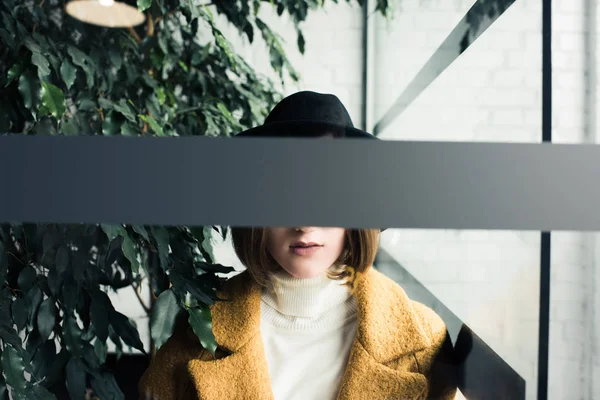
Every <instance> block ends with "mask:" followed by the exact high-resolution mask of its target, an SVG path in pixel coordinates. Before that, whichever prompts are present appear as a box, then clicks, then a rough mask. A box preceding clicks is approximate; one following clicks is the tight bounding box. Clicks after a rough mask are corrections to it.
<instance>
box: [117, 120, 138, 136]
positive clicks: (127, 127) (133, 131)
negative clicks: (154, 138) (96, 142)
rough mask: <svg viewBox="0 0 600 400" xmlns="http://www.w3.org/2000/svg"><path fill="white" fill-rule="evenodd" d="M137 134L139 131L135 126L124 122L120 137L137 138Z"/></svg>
mask: <svg viewBox="0 0 600 400" xmlns="http://www.w3.org/2000/svg"><path fill="white" fill-rule="evenodd" d="M139 134H140V130H139V128H138V127H137V126H136V125H134V124H130V123H127V122H125V123H124V124H123V125H121V135H123V136H138V135H139Z"/></svg>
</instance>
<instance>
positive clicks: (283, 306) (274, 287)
mask: <svg viewBox="0 0 600 400" xmlns="http://www.w3.org/2000/svg"><path fill="white" fill-rule="evenodd" d="M351 296H352V295H351V294H350V291H349V290H348V287H347V286H345V285H343V283H342V282H340V281H336V280H332V279H329V277H328V276H327V273H326V272H324V273H323V274H321V275H318V276H316V277H314V278H307V279H301V278H296V277H294V276H292V275H290V274H288V273H287V272H286V271H285V270H282V271H278V272H276V273H274V274H272V275H271V279H270V281H269V284H268V285H267V287H266V288H265V289H264V290H263V295H262V299H263V301H264V302H265V303H266V304H268V305H269V306H270V307H272V308H273V309H275V310H276V311H277V312H279V313H280V314H283V315H286V316H289V317H299V318H315V317H319V316H320V315H322V314H324V313H326V312H327V311H329V310H331V309H333V308H335V307H336V306H339V305H341V304H343V303H345V302H346V301H348V299H349V298H350V297H351Z"/></svg>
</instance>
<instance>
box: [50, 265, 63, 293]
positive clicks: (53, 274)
mask: <svg viewBox="0 0 600 400" xmlns="http://www.w3.org/2000/svg"><path fill="white" fill-rule="evenodd" d="M61 285H62V277H60V276H58V272H57V271H56V268H53V269H51V270H50V272H48V289H50V293H52V295H53V296H57V295H58V294H59V292H60V287H61Z"/></svg>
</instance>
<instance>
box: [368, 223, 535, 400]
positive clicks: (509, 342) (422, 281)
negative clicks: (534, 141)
mask: <svg viewBox="0 0 600 400" xmlns="http://www.w3.org/2000/svg"><path fill="white" fill-rule="evenodd" d="M381 248H382V252H383V253H384V256H383V259H382V260H380V262H379V263H378V268H380V269H381V270H382V271H383V272H384V273H386V274H388V275H389V276H390V277H392V278H393V279H394V280H396V281H398V282H399V283H400V284H401V285H402V286H403V287H405V289H406V290H407V292H409V293H413V294H414V296H416V297H418V298H419V300H420V301H424V302H426V304H427V303H429V302H433V303H432V305H433V308H434V309H436V310H438V309H444V308H447V309H448V310H447V311H445V312H446V313H448V312H449V313H452V314H454V315H455V318H456V319H452V318H449V319H448V321H450V322H451V323H450V324H448V325H449V330H450V334H451V335H452V337H453V340H456V337H457V336H458V333H459V331H460V329H461V327H462V325H463V324H465V325H467V326H468V327H469V328H470V329H472V331H473V332H475V333H476V334H477V335H478V336H479V337H480V338H481V339H482V340H483V342H485V343H486V344H487V345H488V346H489V347H490V348H491V349H492V350H493V352H495V353H496V354H498V355H499V356H500V357H501V358H502V359H503V360H504V361H505V362H506V363H507V364H508V366H509V367H510V368H512V369H513V370H514V371H515V372H516V374H517V375H518V376H520V377H521V378H522V379H524V380H525V383H526V385H525V386H526V393H527V397H526V398H527V399H532V400H533V399H536V395H537V360H538V324H539V323H538V320H539V271H540V270H539V266H540V234H539V232H521V231H472V230H460V231H459V230H422V229H392V230H389V231H386V232H384V233H383V235H382V243H381ZM424 288H426V290H427V291H430V292H431V294H432V295H433V297H435V299H432V297H431V296H428V295H426V294H425V292H424ZM436 304H437V306H436ZM468 378H469V377H468V376H467V379H468ZM492 383H493V384H496V385H499V387H502V385H503V382H501V381H500V380H499V379H498V380H494V379H492ZM504 384H506V382H504ZM513 396H514V394H513V395H512V396H511V397H510V398H514V397H513Z"/></svg>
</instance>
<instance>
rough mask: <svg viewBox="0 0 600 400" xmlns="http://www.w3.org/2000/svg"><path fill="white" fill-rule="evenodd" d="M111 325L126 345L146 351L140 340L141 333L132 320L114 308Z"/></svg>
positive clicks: (111, 314)
mask: <svg viewBox="0 0 600 400" xmlns="http://www.w3.org/2000/svg"><path fill="white" fill-rule="evenodd" d="M110 325H111V326H112V327H113V328H114V330H115V333H116V334H117V335H119V337H120V338H121V339H123V342H125V344H126V345H128V346H131V347H133V348H134V349H137V350H139V351H141V352H142V353H144V354H145V353H146V352H145V350H144V345H143V344H142V341H141V340H140V333H139V332H138V331H137V329H136V328H135V326H134V325H133V323H132V321H131V320H130V319H129V318H127V317H126V316H125V315H123V314H121V313H120V312H118V311H116V310H113V311H112V312H111V313H110Z"/></svg>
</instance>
